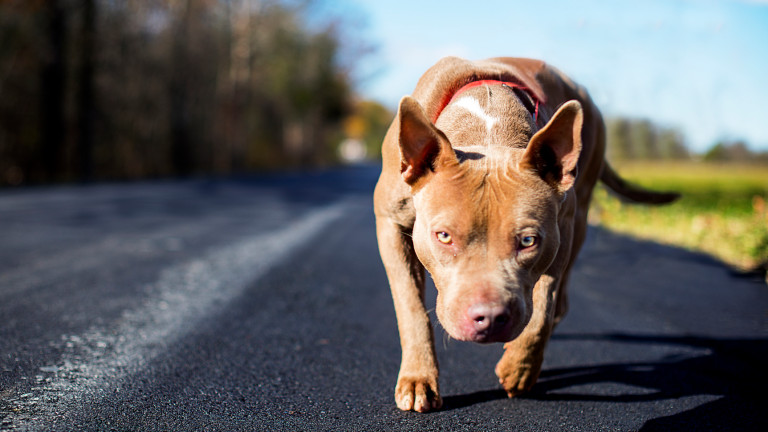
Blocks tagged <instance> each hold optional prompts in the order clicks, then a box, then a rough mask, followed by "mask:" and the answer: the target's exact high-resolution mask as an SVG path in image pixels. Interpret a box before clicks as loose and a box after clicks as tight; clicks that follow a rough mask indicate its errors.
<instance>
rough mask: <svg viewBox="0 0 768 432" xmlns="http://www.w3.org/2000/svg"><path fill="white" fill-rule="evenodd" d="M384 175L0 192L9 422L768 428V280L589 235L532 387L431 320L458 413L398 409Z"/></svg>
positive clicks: (486, 350) (492, 349) (662, 249)
mask: <svg viewBox="0 0 768 432" xmlns="http://www.w3.org/2000/svg"><path fill="white" fill-rule="evenodd" d="M376 175H377V173H376V169H375V167H355V168H348V169H340V170H333V171H327V172H318V173H309V174H307V173H305V174H281V175H270V176H260V177H252V178H241V179H197V180H185V181H157V182H140V183H127V184H102V185H88V186H65V187H46V188H29V189H20V190H2V191H0V422H1V423H0V428H2V430H35V431H37V430H40V431H43V430H45V431H49V430H190V431H191V430H270V431H272V430H285V431H300V430H339V431H357V430H382V431H390V430H407V431H414V430H440V431H454V430H456V431H460V430H470V431H479V430H483V431H491V430H499V431H508V430H520V431H572V430H573V431H634V430H643V431H653V430H664V431H668V430H712V431H730V430H739V431H744V430H756V431H758V430H759V431H766V430H768V403H767V402H768V396H766V394H767V393H766V385H768V379H766V377H767V374H766V369H768V287H767V286H766V285H765V283H764V282H762V281H761V280H760V279H757V278H754V279H753V278H749V277H742V276H739V275H737V274H735V273H734V272H732V271H730V270H729V269H728V268H727V267H725V266H724V265H722V264H720V263H718V262H716V261H714V260H712V259H710V258H707V257H705V256H702V255H698V254H694V253H690V252H686V251H683V250H680V249H675V248H671V247H666V246H661V245H659V244H656V243H651V242H640V241H635V240H631V239H628V238H625V237H622V236H619V235H615V234H612V233H609V232H607V231H604V230H600V229H595V228H592V229H591V231H590V233H589V237H588V240H587V243H586V245H585V248H584V250H583V252H582V255H581V258H580V261H579V262H578V265H577V266H576V267H575V271H574V274H573V277H572V281H571V309H570V314H569V315H568V317H567V318H566V319H565V320H564V321H563V322H562V323H561V325H560V326H559V327H558V328H557V330H556V332H555V335H554V337H553V339H552V341H551V343H550V345H549V347H548V348H547V357H546V361H545V364H544V370H543V372H542V376H541V378H540V380H539V382H538V384H537V385H536V386H535V388H534V389H533V391H532V392H531V393H529V394H527V395H525V396H522V397H519V398H515V399H507V398H506V397H505V394H504V393H503V391H501V390H500V388H499V386H498V383H497V380H496V377H495V376H494V374H493V367H494V365H495V363H496V361H497V359H498V358H499V356H500V355H501V346H500V345H475V344H471V343H463V342H456V341H452V340H449V339H448V337H447V336H445V332H444V331H443V330H441V329H440V328H439V326H438V327H437V330H436V335H437V339H438V355H439V361H440V365H441V390H442V393H443V395H444V408H443V409H442V410H441V411H439V412H435V413H430V414H419V413H412V412H401V411H399V410H398V409H397V408H396V407H395V404H394V398H393V390H394V385H395V378H396V376H397V370H398V365H399V359H400V347H399V342H398V336H397V331H396V326H395V317H394V311H393V307H392V302H391V299H390V296H389V290H388V286H387V281H386V277H385V274H384V270H383V267H382V265H381V262H380V260H379V257H378V250H377V246H376V240H375V235H374V219H373V214H372V210H371V207H372V202H371V192H372V188H373V184H374V182H375V179H376ZM429 293H430V294H429V296H430V299H429V301H430V302H434V288H430V289H429ZM433 318H434V316H433Z"/></svg>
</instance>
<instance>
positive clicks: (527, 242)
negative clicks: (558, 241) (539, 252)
mask: <svg viewBox="0 0 768 432" xmlns="http://www.w3.org/2000/svg"><path fill="white" fill-rule="evenodd" d="M535 244H536V236H532V235H526V236H523V237H522V238H520V247H521V248H523V249H526V248H529V247H531V246H533V245H535Z"/></svg>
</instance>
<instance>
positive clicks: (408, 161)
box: [397, 96, 582, 342]
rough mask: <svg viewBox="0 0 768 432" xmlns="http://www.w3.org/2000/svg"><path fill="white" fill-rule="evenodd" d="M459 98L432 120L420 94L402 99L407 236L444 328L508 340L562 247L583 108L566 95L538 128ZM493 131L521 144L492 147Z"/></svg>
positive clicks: (465, 336) (458, 334)
mask: <svg viewBox="0 0 768 432" xmlns="http://www.w3.org/2000/svg"><path fill="white" fill-rule="evenodd" d="M468 97H469V96H468ZM452 105H456V106H452ZM463 105H465V106H462V103H461V101H458V102H457V103H456V104H453V103H452V104H451V105H449V106H448V107H447V108H446V111H445V113H444V115H443V116H442V117H441V120H438V121H437V124H438V125H440V128H438V126H436V125H435V124H433V123H432V122H431V121H430V120H429V119H428V118H427V116H426V114H425V112H424V110H423V109H422V107H421V106H420V105H419V103H418V102H416V100H414V99H412V98H410V97H405V98H403V100H402V101H401V103H400V107H399V112H398V117H397V118H398V119H399V120H398V121H399V123H400V124H399V127H400V129H399V143H400V150H401V157H402V158H401V159H402V165H401V172H402V176H403V179H404V180H405V182H406V183H408V185H410V187H411V191H412V194H413V203H414V207H415V209H416V221H415V225H414V228H413V243H414V247H415V250H416V254H417V255H418V258H419V260H420V261H421V262H422V263H423V264H424V266H425V267H426V269H427V270H428V271H429V272H430V274H431V275H432V278H433V280H434V281H435V285H436V286H437V289H438V297H437V315H438V318H439V320H440V322H441V323H442V325H443V327H444V328H445V329H446V331H447V332H448V334H450V335H451V336H452V337H453V338H455V339H459V340H471V341H476V342H505V341H509V340H512V339H514V338H515V337H517V336H518V335H519V334H520V332H522V330H523V328H524V327H525V325H526V324H527V323H528V321H529V320H530V318H531V314H532V311H533V306H532V292H533V287H534V284H535V283H536V281H537V280H538V279H539V278H540V277H541V276H542V274H544V273H545V272H546V271H547V269H548V268H549V267H550V265H551V264H552V263H553V260H554V258H555V255H556V254H557V251H558V249H559V247H560V227H559V225H558V220H559V217H558V213H559V212H560V210H561V203H562V202H563V200H564V198H565V196H566V193H567V192H568V190H569V189H571V187H572V186H573V183H574V181H575V171H576V165H577V161H578V158H579V153H580V151H581V138H580V137H581V125H582V109H581V106H580V105H579V103H578V102H576V101H570V102H568V103H566V104H564V105H563V106H562V107H560V109H559V110H558V111H557V112H556V113H555V114H554V115H553V116H552V118H551V119H550V121H549V122H548V123H547V124H546V125H545V126H544V127H543V128H541V129H540V130H538V131H535V125H533V124H532V123H531V122H530V121H529V122H528V123H527V124H528V125H529V126H530V128H529V129H528V130H527V131H522V132H521V131H520V130H519V129H520V125H519V124H515V123H514V121H517V122H518V123H519V121H520V120H519V119H517V120H515V119H514V116H509V115H508V114H509V112H508V111H509V110H508V109H504V110H502V111H503V112H496V113H494V112H492V111H489V112H485V111H484V112H485V114H486V115H487V117H486V118H482V115H479V116H478V113H477V112H475V113H472V112H471V111H472V110H473V109H474V108H473V107H474V102H471V101H469V102H464V103H463ZM470 105H471V106H470ZM462 113H463V114H462ZM505 113H506V115H507V117H508V118H506V119H505V118H504V116H505ZM465 114H466V115H467V116H470V117H473V118H470V117H466V118H463V117H462V116H463V115H465ZM478 117H479V120H478ZM442 118H445V119H447V120H442ZM510 122H512V123H510ZM510 129H518V130H510ZM523 129H524V128H523ZM443 130H445V131H446V132H445V133H444V132H443ZM449 136H450V139H449ZM499 139H505V140H517V141H522V142H507V143H505V144H506V145H488V144H489V141H493V140H499ZM452 140H453V141H454V142H451V141H452Z"/></svg>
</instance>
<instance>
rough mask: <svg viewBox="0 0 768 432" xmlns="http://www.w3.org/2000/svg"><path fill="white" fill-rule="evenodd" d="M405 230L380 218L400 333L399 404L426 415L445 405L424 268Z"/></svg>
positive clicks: (381, 242)
mask: <svg viewBox="0 0 768 432" xmlns="http://www.w3.org/2000/svg"><path fill="white" fill-rule="evenodd" d="M403 230H404V228H403V227H402V226H400V225H398V224H396V223H393V222H392V221H390V220H388V219H386V218H377V221H376V232H377V236H378V241H379V250H380V253H381V259H382V261H383V263H384V268H385V269H386V271H387V278H388V279H389V285H390V289H391V290H392V299H393V301H394V304H395V313H396V314H397V328H398V331H399V332H400V346H401V348H402V359H401V363H400V373H399V374H398V377H397V387H396V388H395V402H396V403H397V407H398V408H400V409H402V410H415V411H420V412H426V411H430V410H433V409H438V408H440V406H441V405H442V399H441V398H440V391H439V389H438V369H437V358H436V356H435V347H434V337H433V334H432V325H431V323H430V320H429V316H428V315H427V311H426V309H425V307H424V267H423V266H422V265H421V263H420V262H419V260H418V258H417V257H416V253H415V252H414V250H413V242H412V240H411V237H410V235H408V233H404V232H403Z"/></svg>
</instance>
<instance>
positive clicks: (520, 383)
mask: <svg viewBox="0 0 768 432" xmlns="http://www.w3.org/2000/svg"><path fill="white" fill-rule="evenodd" d="M504 360H505V359H504V358H502V359H501V361H499V363H498V364H497V365H496V376H498V377H499V383H501V386H502V387H503V388H504V390H506V391H507V396H509V397H515V396H518V395H520V394H523V393H525V392H527V391H528V390H530V389H531V387H533V385H534V384H536V380H538V379H539V373H540V372H541V362H535V361H534V362H525V363H516V364H511V365H510V364H508V362H505V361H504Z"/></svg>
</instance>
